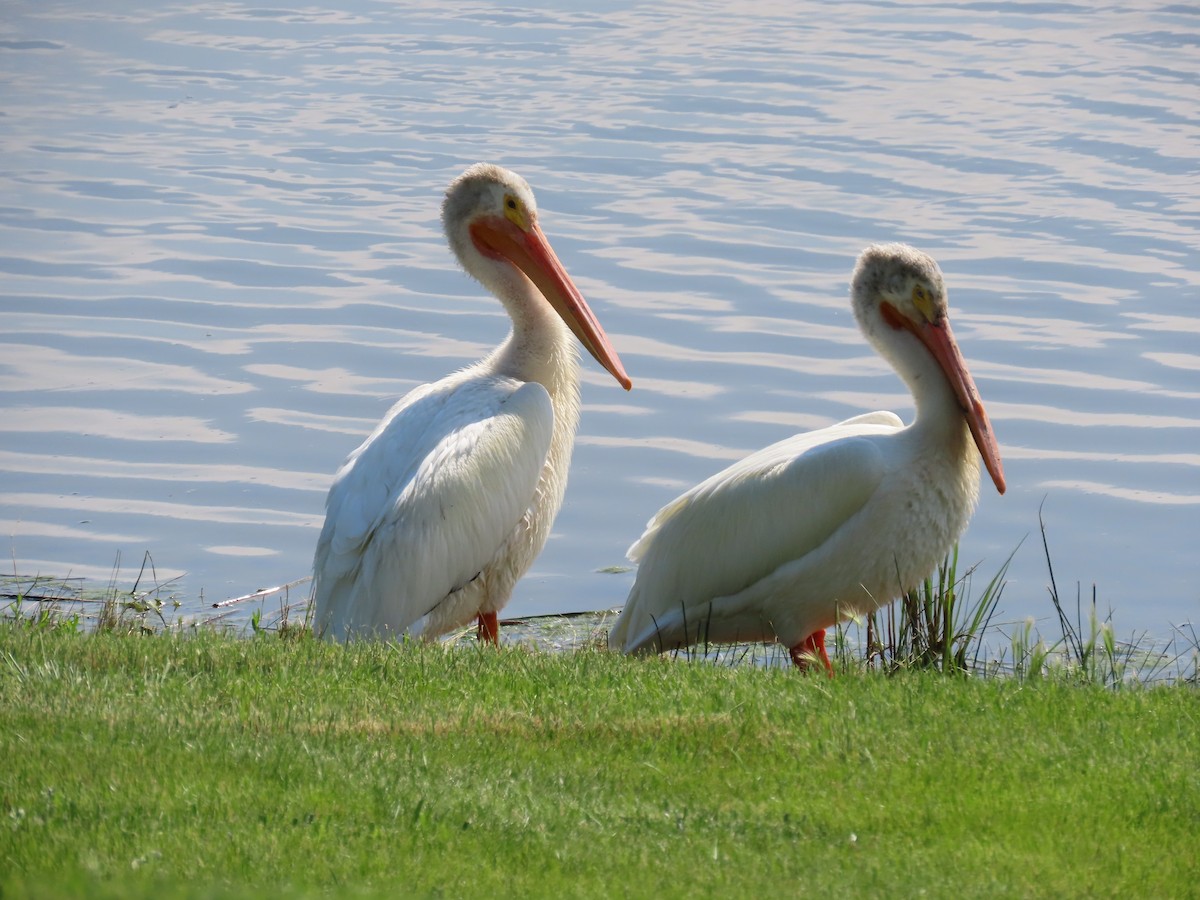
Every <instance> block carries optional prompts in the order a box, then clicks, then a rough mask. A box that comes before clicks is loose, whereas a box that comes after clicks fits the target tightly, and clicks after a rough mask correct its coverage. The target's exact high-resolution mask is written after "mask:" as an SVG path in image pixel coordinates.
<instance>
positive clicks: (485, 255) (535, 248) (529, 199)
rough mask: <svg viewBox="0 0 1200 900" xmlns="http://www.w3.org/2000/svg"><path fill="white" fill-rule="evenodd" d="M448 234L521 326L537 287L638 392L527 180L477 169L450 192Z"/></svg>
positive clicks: (467, 265)
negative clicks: (545, 224) (549, 234)
mask: <svg viewBox="0 0 1200 900" xmlns="http://www.w3.org/2000/svg"><path fill="white" fill-rule="evenodd" d="M442 227H443V228H444V229H445V231H446V239H447V240H448V241H449V242H450V249H451V250H453V251H454V255H455V256H457V257H458V260H459V262H460V263H462V267H463V268H464V269H465V270H466V271H467V273H468V274H469V275H471V276H472V277H473V278H475V279H477V280H478V281H479V282H480V283H481V284H483V285H484V287H486V288H488V289H489V290H491V291H492V292H493V293H494V294H496V296H498V297H499V298H500V299H501V301H503V302H504V304H505V306H507V307H508V310H509V313H510V315H513V317H514V319H516V318H517V317H518V316H519V315H520V308H521V307H522V305H524V304H525V303H527V302H528V297H529V290H528V284H529V282H532V284H533V286H534V287H536V288H537V292H538V293H540V294H541V296H542V297H543V298H545V300H546V301H547V302H548V303H549V304H550V305H551V306H552V307H553V308H554V311H555V312H556V313H558V315H559V317H560V318H561V319H562V320H563V321H564V322H565V323H566V324H567V327H569V328H570V329H571V331H572V332H574V334H575V336H576V337H577V338H578V339H579V342H580V343H581V344H583V346H584V347H586V348H587V351H588V352H589V353H590V354H591V355H592V356H593V357H594V358H595V360H596V361H597V362H598V363H600V365H601V366H603V367H604V368H605V369H607V370H608V371H609V372H610V373H611V374H612V376H613V377H614V378H616V379H617V381H618V382H619V383H620V385H621V386H622V387H623V388H625V390H629V389H630V387H631V386H632V382H631V381H630V380H629V376H628V375H626V374H625V368H624V366H622V365H621V360H620V359H619V358H618V357H617V354H616V351H615V350H613V348H612V345H611V344H610V343H609V340H608V336H607V335H605V333H604V329H603V328H601V327H600V323H599V322H598V321H597V319H596V317H595V315H593V313H592V311H591V309H590V308H589V307H588V305H587V302H586V301H585V300H584V299H583V295H582V294H581V293H580V292H579V288H577V287H576V286H575V283H574V282H573V281H572V280H571V276H569V275H568V274H567V272H566V269H564V268H563V265H562V263H561V262H559V260H558V257H557V256H556V255H555V253H554V250H553V248H551V246H550V242H549V241H548V240H547V239H546V235H545V234H544V233H543V232H542V229H541V226H540V225H538V212H537V201H536V200H534V197H533V191H532V190H530V189H529V184H528V183H527V182H526V181H525V179H524V178H522V177H521V176H520V175H518V174H516V173H515V172H510V171H509V170H508V169H504V168H501V167H500V166H496V165H492V164H490V163H476V164H475V165H473V166H471V167H470V168H468V169H467V170H466V171H465V172H463V173H462V174H461V175H459V176H458V177H457V178H456V179H454V181H452V182H451V183H450V187H449V188H447V190H446V198H445V200H444V201H443V202H442Z"/></svg>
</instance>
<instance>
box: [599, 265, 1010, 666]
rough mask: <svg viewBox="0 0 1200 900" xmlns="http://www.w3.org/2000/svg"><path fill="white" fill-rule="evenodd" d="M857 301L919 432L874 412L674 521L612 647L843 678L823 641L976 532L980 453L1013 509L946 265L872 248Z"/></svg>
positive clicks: (801, 446) (801, 444)
mask: <svg viewBox="0 0 1200 900" xmlns="http://www.w3.org/2000/svg"><path fill="white" fill-rule="evenodd" d="M850 293H851V298H852V301H853V306H854V315H855V318H856V319H857V320H858V325H859V327H860V328H861V329H862V331H863V334H865V335H866V337H867V339H868V340H869V341H870V342H871V343H872V344H873V345H874V346H875V349H876V350H878V351H879V353H880V354H881V355H882V356H883V357H884V358H885V359H886V360H887V361H888V362H890V363H891V364H892V366H893V367H895V369H896V371H897V372H898V373H899V374H900V377H901V378H903V379H904V381H905V383H906V384H907V385H908V387H909V389H910V390H911V391H912V393H913V396H914V398H915V400H916V407H917V412H916V418H915V419H914V420H913V423H912V424H911V425H909V426H907V427H904V426H903V423H902V422H901V421H900V419H899V418H898V417H897V416H895V415H894V414H892V413H890V412H874V413H868V414H866V415H861V416H856V417H855V418H853V419H848V420H847V421H845V422H842V423H840V424H838V425H833V426H831V427H829V428H822V429H820V430H818V431H813V432H809V433H808V434H801V435H796V436H795V437H792V438H788V439H787V440H784V441H780V442H779V443H777V444H773V445H772V446H770V447H767V448H766V449H764V450H760V451H758V452H757V453H754V454H752V455H751V456H748V457H746V458H745V459H743V460H741V461H740V462H738V463H735V464H734V465H732V466H730V467H729V468H728V469H726V470H725V471H723V472H718V473H717V474H716V475H714V476H712V477H711V478H709V479H708V480H707V481H705V482H703V483H701V484H699V485H697V486H696V487H694V488H692V489H691V490H690V491H688V492H687V493H685V494H684V495H683V496H681V497H679V498H677V499H676V500H674V501H672V502H671V503H669V504H667V505H666V506H664V507H663V508H662V509H661V510H659V511H658V513H657V514H656V515H655V516H654V518H653V519H651V520H650V522H649V524H648V526H647V528H646V531H645V533H644V534H643V535H642V536H641V538H640V539H639V540H638V541H637V543H635V544H634V545H633V546H632V547H631V548H630V549H629V558H630V559H631V560H633V561H635V562H637V563H639V566H638V573H637V578H636V580H635V582H634V585H633V589H632V590H631V591H630V593H629V599H628V600H627V601H626V603H625V608H624V609H623V610H622V612H621V615H620V617H619V618H618V620H617V622H616V623H615V625H614V626H613V629H612V632H611V633H610V634H609V644H610V646H612V647H614V648H616V649H619V650H623V651H624V652H626V653H654V652H660V651H663V650H671V649H674V648H677V647H681V646H686V645H689V644H694V643H698V642H700V641H706V642H709V641H711V642H713V643H728V642H734V641H755V642H757V641H779V642H780V643H782V644H783V645H784V646H785V647H788V648H789V649H790V651H791V656H792V660H793V661H794V662H795V663H796V664H797V665H798V666H800V667H802V668H803V667H804V666H805V665H806V663H807V661H808V660H809V659H811V658H812V656H814V655H815V656H816V657H818V658H819V659H820V660H821V662H822V663H824V665H825V667H826V669H827V670H828V671H829V673H830V674H832V672H833V668H832V666H831V665H830V663H829V657H828V655H827V654H826V652H825V629H826V628H828V627H829V626H831V625H833V624H834V623H835V622H837V620H838V619H839V617H841V616H844V615H847V614H851V613H860V614H861V613H866V612H869V611H872V610H874V609H876V608H878V607H879V606H881V605H883V604H884V603H887V602H889V601H890V600H892V599H893V598H895V597H897V596H899V595H900V594H902V593H904V592H905V591H906V590H908V589H909V588H911V587H912V586H914V585H915V584H917V583H918V582H919V581H921V580H922V579H923V578H925V576H926V575H928V574H929V573H930V572H931V571H933V569H934V568H935V567H936V566H937V564H938V562H939V561H940V560H941V559H942V558H943V557H944V556H945V554H946V551H947V550H948V549H950V547H951V546H953V544H954V542H955V541H956V540H958V538H959V536H960V535H961V534H962V532H963V530H964V529H965V528H966V527H967V522H968V521H969V520H970V518H971V513H972V511H973V510H974V507H975V502H976V500H977V499H978V495H979V457H978V456H977V455H976V452H975V448H976V447H978V448H979V453H980V454H981V455H982V456H983V462H984V465H985V466H987V470H988V472H989V473H990V474H991V476H992V481H993V482H995V484H996V489H997V490H998V491H999V492H1000V493H1001V494H1003V493H1004V469H1003V466H1002V465H1001V462H1000V451H999V449H998V448H997V446H996V439H995V437H994V436H993V435H992V429H991V424H990V423H989V422H988V417H987V413H986V412H985V411H984V409H983V403H982V402H981V401H980V399H979V394H978V392H977V391H976V389H975V383H974V381H973V380H972V379H971V375H970V373H969V372H968V371H967V366H966V363H965V362H964V361H963V358H962V354H961V353H960V352H959V349H958V345H957V343H956V342H955V340H954V336H953V334H952V333H951V331H950V320H949V318H948V316H947V311H946V288H945V286H944V284H943V282H942V273H941V270H940V269H939V268H938V265H937V263H936V262H934V261H933V260H932V259H931V258H930V257H928V256H926V255H925V254H924V253H921V252H920V251H918V250H914V249H913V248H912V247H908V246H905V245H903V244H883V245H878V246H872V247H868V248H867V249H866V250H865V251H864V252H863V253H862V255H861V256H860V257H859V260H858V265H857V267H856V268H855V271H854V276H853V279H852V283H851V290H850Z"/></svg>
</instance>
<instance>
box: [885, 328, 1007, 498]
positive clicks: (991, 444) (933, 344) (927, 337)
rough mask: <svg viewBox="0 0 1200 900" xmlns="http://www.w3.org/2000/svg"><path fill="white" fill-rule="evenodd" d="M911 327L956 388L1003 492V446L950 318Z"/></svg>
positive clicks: (973, 433)
mask: <svg viewBox="0 0 1200 900" xmlns="http://www.w3.org/2000/svg"><path fill="white" fill-rule="evenodd" d="M898 318H903V317H902V316H901V317H898ZM912 331H913V332H914V333H915V334H916V336H917V337H918V338H920V340H921V343H923V344H924V345H925V346H926V347H928V348H929V352H930V353H932V354H933V358H934V359H936V360H937V362H938V365H939V366H941V367H942V371H943V372H945V373H946V379H947V380H948V381H949V382H950V386H951V387H952V388H953V389H954V395H955V396H956V397H957V398H958V405H959V406H960V407H961V408H962V411H963V415H964V416H965V417H966V419H967V426H968V427H969V428H970V429H971V436H972V437H973V438H975V446H976V447H978V448H979V455H980V456H982V457H983V464H984V465H985V466H986V467H987V470H988V474H989V475H991V476H992V481H993V482H994V483H995V485H996V490H997V491H999V492H1000V493H1001V494H1003V493H1004V487H1005V484H1004V464H1003V463H1002V462H1000V447H999V445H997V443H996V436H995V434H994V433H993V432H992V423H991V422H990V421H989V420H988V415H987V412H986V411H985V410H984V408H983V401H982V400H981V399H980V398H979V390H978V389H977V388H976V387H975V381H974V379H972V378H971V373H970V372H969V371H968V370H967V363H966V360H964V359H963V356H962V352H961V351H959V349H958V342H957V341H955V340H954V332H952V331H951V330H950V320H949V319H947V318H944V317H943V318H942V320H941V321H940V322H937V323H933V324H930V323H925V324H922V325H920V326H918V327H916V328H913V329H912Z"/></svg>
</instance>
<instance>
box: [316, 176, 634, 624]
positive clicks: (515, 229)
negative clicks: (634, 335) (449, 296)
mask: <svg viewBox="0 0 1200 900" xmlns="http://www.w3.org/2000/svg"><path fill="white" fill-rule="evenodd" d="M442 225H443V227H444V229H445V231H446V237H447V239H448V240H449V243H450V249H451V250H453V251H454V255H455V256H456V257H457V258H458V261H459V263H460V264H461V265H462V267H463V268H464V269H465V270H466V271H467V273H468V274H469V275H471V276H472V277H474V278H475V279H477V280H478V281H479V282H480V283H481V284H482V285H483V286H484V287H486V288H487V289H488V290H490V291H491V292H492V293H493V294H495V295H496V296H497V297H498V298H499V299H500V301H501V302H502V303H503V304H504V307H505V309H507V310H508V314H509V316H511V318H512V332H511V333H510V334H509V336H508V338H507V339H506V340H505V341H504V342H503V343H502V344H501V345H500V346H499V347H497V348H496V349H495V350H494V351H493V352H492V353H491V354H490V355H489V356H488V357H487V358H485V359H483V360H481V361H480V362H478V363H475V365H473V366H470V367H468V368H466V369H463V370H462V371H460V372H456V373H454V374H453V375H449V376H447V377H446V378H443V379H442V380H441V381H438V382H435V383H433V384H426V385H423V386H422V387H419V388H416V389H415V390H413V391H411V392H410V393H409V394H408V395H407V396H405V397H404V398H403V399H402V400H400V401H399V402H398V403H397V404H396V405H395V406H393V407H392V408H391V410H390V411H389V412H388V414H387V415H386V416H384V418H383V421H382V422H380V423H379V426H378V427H377V428H376V429H375V431H374V433H372V434H371V436H370V437H368V438H367V439H366V440H365V441H364V442H363V444H362V446H360V447H359V448H358V449H357V450H355V451H354V452H353V453H351V454H350V456H349V458H348V459H347V460H346V462H345V463H344V464H343V465H342V467H341V469H340V470H339V471H338V473H337V476H336V477H335V478H334V481H333V486H332V487H331V488H330V489H329V496H328V498H327V499H326V501H325V509H326V515H325V526H324V528H323V529H322V530H321V537H320V538H319V539H318V541H317V550H316V555H315V557H314V560H313V604H314V613H315V614H314V619H313V629H314V631H316V633H317V634H321V635H324V636H326V637H330V638H334V639H338V640H345V639H347V638H351V637H398V636H401V635H411V636H414V637H415V636H418V635H419V636H422V637H423V638H425V639H433V638H434V637H436V636H438V635H440V634H444V633H445V632H447V631H450V630H451V629H453V628H457V627H460V626H462V625H465V624H467V623H469V622H470V621H471V620H473V619H478V623H479V637H480V639H481V640H490V641H491V642H493V643H495V642H496V641H497V639H498V626H497V621H496V612H497V610H499V609H500V608H501V607H502V606H504V604H505V603H507V602H508V598H509V595H510V594H511V593H512V589H513V586H514V585H515V584H516V582H517V580H518V579H519V578H520V577H521V576H522V575H523V574H524V573H525V570H526V569H527V568H529V565H530V563H532V562H533V560H534V558H535V557H536V556H537V554H538V553H539V552H540V551H541V549H542V546H543V545H544V544H545V543H546V538H547V537H548V536H549V534H550V526H551V525H552V524H553V522H554V516H555V514H556V513H557V512H558V508H559V506H560V505H561V503H562V498H563V491H564V490H565V489H566V486H567V467H568V465H569V464H570V461H571V448H572V445H573V444H574V442H575V427H576V425H577V424H578V422H579V402H580V401H579V354H578V351H577V350H576V347H575V344H574V341H573V339H572V337H571V333H572V332H574V334H575V336H576V337H578V339H579V340H580V342H581V343H582V344H583V345H584V346H585V347H586V348H587V349H588V351H589V352H590V353H591V354H592V356H593V357H595V358H596V361H597V362H599V363H600V365H602V366H603V367H604V368H605V369H607V370H608V371H609V372H611V373H612V375H613V376H614V377H615V378H616V379H617V381H618V382H620V383H621V386H622V387H624V388H625V389H626V390H628V389H629V388H630V386H631V383H630V380H629V376H628V375H626V374H625V369H624V368H623V367H622V365H621V361H620V359H618V357H617V354H616V352H615V351H614V350H613V348H612V346H611V345H610V344H609V341H608V338H607V336H606V335H605V334H604V330H603V329H602V328H601V327H600V323H599V322H597V321H596V318H595V316H594V315H593V314H592V311H591V310H590V309H589V308H588V305H587V303H586V302H585V301H584V299H583V296H582V295H581V294H580V293H579V290H578V288H576V287H575V284H574V283H573V282H572V281H571V278H570V276H569V275H567V273H566V271H565V270H564V269H563V267H562V264H561V263H560V262H559V261H558V257H557V256H555V254H554V251H553V250H552V249H551V247H550V244H549V242H548V241H547V240H546V236H545V235H544V234H543V233H542V229H541V228H540V227H539V225H538V214H537V204H536V203H535V202H534V199H533V193H532V192H531V191H530V189H529V185H528V184H526V182H525V180H524V179H523V178H521V177H520V176H518V175H516V174H514V173H512V172H509V171H508V170H506V169H502V168H500V167H499V166H493V165H487V164H484V163H479V164H476V165H474V166H471V167H470V168H469V169H467V170H466V171H465V172H463V174H462V175H460V176H459V177H458V178H456V179H455V180H454V181H453V182H452V183H451V185H450V187H449V188H448V189H447V190H446V197H445V200H444V202H443V204H442ZM564 323H565V324H564ZM568 329H569V330H568Z"/></svg>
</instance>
